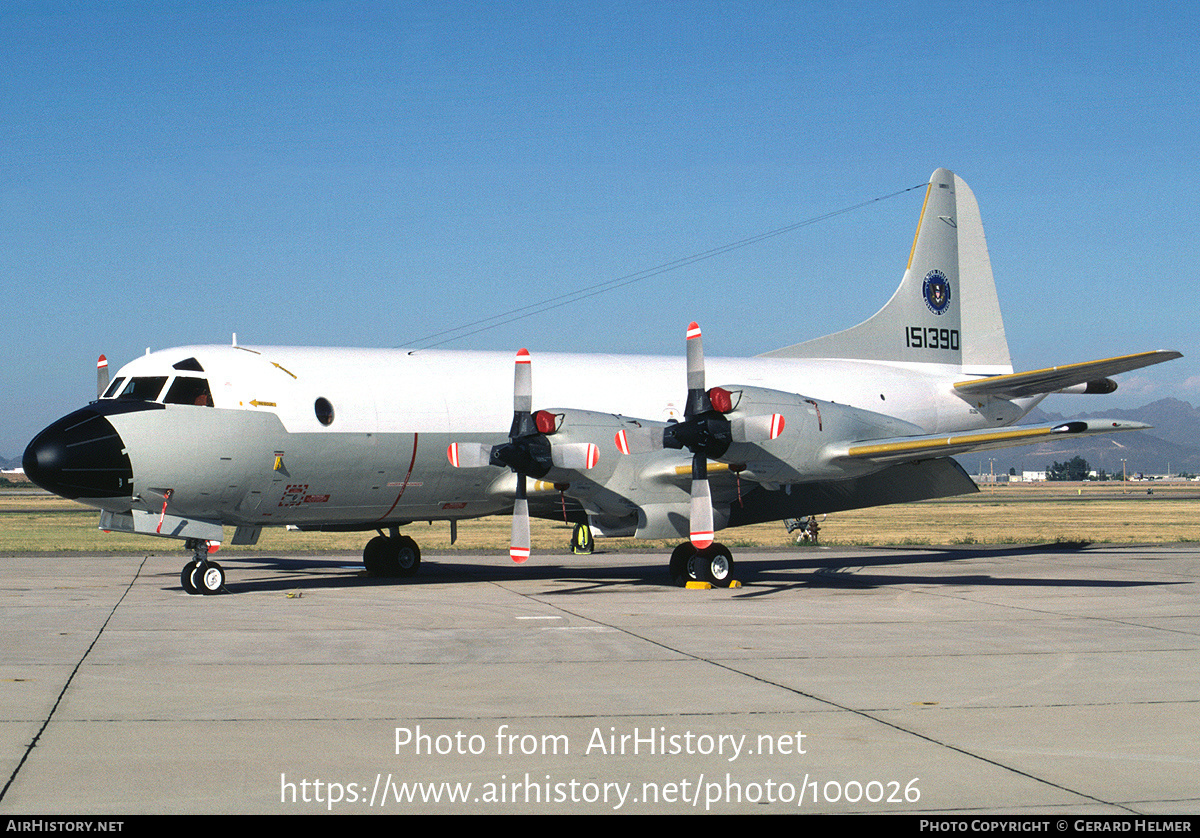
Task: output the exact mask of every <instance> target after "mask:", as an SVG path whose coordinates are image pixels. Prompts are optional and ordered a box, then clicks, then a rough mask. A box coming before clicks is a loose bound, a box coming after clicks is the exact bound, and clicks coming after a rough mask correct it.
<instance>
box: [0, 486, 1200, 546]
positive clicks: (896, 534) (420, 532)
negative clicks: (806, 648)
mask: <svg viewBox="0 0 1200 838" xmlns="http://www.w3.org/2000/svg"><path fill="white" fill-rule="evenodd" d="M1151 488H1152V489H1153V494H1147V490H1148V489H1151ZM97 519H98V513H97V512H95V511H94V510H89V509H86V508H84V507H81V506H79V505H78V504H75V503H72V502H71V501H65V500H62V499H60V498H53V497H48V496H45V495H13V494H0V553H25V552H33V553H60V552H134V553H139V552H169V551H173V550H177V549H180V546H179V544H178V543H177V542H174V541H171V540H167V539H163V540H155V539H150V538H147V537H145V536H132V535H125V534H121V533H102V532H100V531H99V530H97V529H96V523H97ZM405 532H406V533H408V534H409V535H411V536H412V537H414V538H415V539H417V541H418V542H419V543H420V545H421V548H422V550H425V551H436V550H461V551H480V550H498V551H503V550H505V549H506V548H507V544H508V520H507V519H505V518H489V519H482V520H473V521H463V522H461V523H460V524H459V527H458V541H457V543H456V544H454V545H453V546H451V544H450V527H449V525H448V524H446V523H444V522H438V523H435V524H432V525H430V524H413V525H411V526H409V527H406V528H405ZM227 534H229V535H231V534H232V533H227ZM369 537H370V534H369V533H296V532H286V531H283V530H275V529H268V530H263V535H262V538H261V539H260V541H259V543H258V544H257V545H256V546H255V547H254V548H251V549H253V550H255V551H266V552H322V553H331V552H351V553H358V552H360V551H361V550H362V546H363V544H364V543H365V542H366V540H367V539H368V538H369ZM569 537H570V528H569V527H567V526H566V525H564V524H563V523H562V522H553V521H534V522H533V544H534V549H535V550H536V549H539V548H540V549H544V550H555V551H557V550H560V549H564V548H565V547H566V544H567V541H568V538H569ZM719 537H720V538H721V539H722V540H723V541H724V542H725V543H726V544H728V545H729V546H731V547H750V546H757V547H787V546H791V545H792V544H793V543H794V538H793V536H790V535H788V534H787V532H786V531H785V530H784V528H783V525H782V524H778V523H772V524H760V525H757V526H752V527H742V528H740V529H736V530H726V531H725V532H723V533H722V534H721V535H720V536H719ZM1054 541H1090V542H1115V543H1121V542H1127V543H1129V542H1132V543H1170V542H1181V541H1200V485H1197V484H1162V483H1157V484H1146V483H1130V484H1126V485H1125V486H1122V485H1121V484H1120V483H1083V484H1079V483H1066V484H1045V483H1043V484H1030V485H1012V486H1004V485H1001V486H996V487H994V488H984V489H983V490H982V491H981V492H980V493H979V494H976V495H970V496H967V497H965V498H956V499H949V500H944V501H926V502H923V503H915V504H903V505H898V506H885V507H876V508H874V509H863V510H857V511H852V512H838V513H834V514H832V515H830V516H828V518H827V519H826V520H825V521H824V523H823V524H822V529H821V542H822V543H823V544H826V545H830V544H843V545H892V544H895V545H903V544H920V545H924V544H1006V543H1046V542H1054ZM603 544H604V548H605V549H606V550H620V549H637V550H647V549H651V550H653V549H660V548H664V547H670V546H673V544H674V542H646V541H635V540H634V539H613V540H609V541H605V542H603ZM238 549H239V550H241V549H245V548H238Z"/></svg>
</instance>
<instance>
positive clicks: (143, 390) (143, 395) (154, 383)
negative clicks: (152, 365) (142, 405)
mask: <svg viewBox="0 0 1200 838" xmlns="http://www.w3.org/2000/svg"><path fill="white" fill-rule="evenodd" d="M166 383H167V377H166V376H165V375H153V376H145V377H141V378H131V379H129V383H128V384H126V385H125V389H124V390H122V391H121V395H120V396H118V397H117V398H119V399H129V400H131V401H135V402H152V401H154V400H155V399H157V398H158V394H159V393H161V392H162V388H163V385H164V384H166Z"/></svg>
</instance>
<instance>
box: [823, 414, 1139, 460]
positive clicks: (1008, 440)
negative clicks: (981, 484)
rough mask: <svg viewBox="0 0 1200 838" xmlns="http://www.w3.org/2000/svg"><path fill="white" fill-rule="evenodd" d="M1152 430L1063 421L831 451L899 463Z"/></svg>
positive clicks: (905, 438) (845, 456)
mask: <svg viewBox="0 0 1200 838" xmlns="http://www.w3.org/2000/svg"><path fill="white" fill-rule="evenodd" d="M1149 427H1151V426H1150V425H1147V424H1145V423H1143V422H1127V421H1123V420H1120V419H1083V420H1076V421H1071V422H1059V423H1057V424H1054V425H1032V426H1022V427H1016V428H1005V429H1004V430H996V431H993V430H981V431H968V432H965V433H956V434H928V435H925V436H903V437H895V438H893V439H872V440H864V441H862V442H852V443H850V444H849V445H845V446H843V447H841V449H840V450H834V451H833V452H831V453H832V454H833V458H834V459H837V458H842V459H849V460H865V461H872V462H877V463H895V462H903V461H906V460H920V459H925V458H928V457H951V456H954V455H956V454H964V453H966V452H968V451H986V450H989V449H992V448H1010V447H1012V446H1014V445H1029V444H1032V443H1035V442H1046V441H1049V440H1053V439H1057V438H1059V437H1064V436H1090V435H1093V434H1109V433H1114V432H1116V431H1141V430H1145V429H1147V428H1149Z"/></svg>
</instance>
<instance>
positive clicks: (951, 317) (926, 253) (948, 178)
mask: <svg viewBox="0 0 1200 838" xmlns="http://www.w3.org/2000/svg"><path fill="white" fill-rule="evenodd" d="M765 355H766V356H768V357H782V358H856V359H862V360H871V361H911V362H922V363H936V364H948V365H952V366H954V367H956V368H958V369H961V370H962V371H963V372H964V373H978V374H998V373H1006V372H1012V361H1011V360H1010V358H1009V354H1008V340H1007V339H1006V338H1005V336H1004V321H1003V319H1002V318H1001V316H1000V302H999V300H998V299H997V298H996V286H995V282H994V281H993V280H992V265H991V261H990V260H989V259H988V252H987V240H986V239H985V238H984V236H983V222H982V220H981V219H980V216H979V205H978V204H977V203H976V202H975V196H974V195H973V194H972V193H971V190H970V188H969V187H968V186H967V184H966V183H964V182H963V181H962V179H961V178H959V177H958V176H957V175H955V174H954V173H953V172H951V171H949V170H948V169H938V170H937V171H936V172H934V173H933V176H932V177H931V178H930V179H929V187H928V188H927V189H926V191H925V204H924V206H923V207H922V208H921V220H920V221H919V222H918V224H917V235H916V237H915V238H914V239H913V246H912V251H911V253H910V254H909V257H908V268H907V270H906V271H905V273H904V279H903V280H901V282H900V287H899V288H897V289H896V293H895V294H893V295H892V298H891V299H890V300H888V302H887V305H885V306H884V307H883V308H881V309H880V310H879V311H878V312H876V313H875V314H874V315H873V316H872V317H871V318H869V319H868V320H865V321H864V322H862V323H860V324H858V325H857V326H854V327H853V328H850V329H846V330H845V331H842V332H837V333H835V334H832V335H827V336H825V337H823V338H817V339H815V340H810V341H806V342H805V343H799V344H796V345H795V346H789V347H787V348H784V349H776V350H774V351H772V352H767V353H765Z"/></svg>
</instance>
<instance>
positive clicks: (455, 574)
mask: <svg viewBox="0 0 1200 838" xmlns="http://www.w3.org/2000/svg"><path fill="white" fill-rule="evenodd" d="M1088 546H1089V543H1088V542H1055V543H1050V544H1034V545H1019V546H1003V547H974V546H966V547H952V548H916V549H914V548H867V549H866V550H865V553H866V554H865V555H864V553H863V552H856V553H855V554H853V555H845V554H843V553H840V552H833V553H808V554H807V555H806V554H804V553H777V554H773V555H772V558H770V559H743V560H740V561H739V562H738V564H737V572H736V574H735V575H736V577H737V578H738V580H739V581H741V582H742V585H743V586H744V587H743V588H742V589H741V590H738V591H737V592H736V593H735V594H734V596H738V597H757V596H765V595H770V594H775V593H782V592H784V591H786V590H791V589H796V588H850V589H874V588H883V587H888V586H892V585H935V586H963V585H966V586H978V587H985V586H987V587H990V586H1003V587H1068V588H1069V587H1078V588H1126V587H1142V586H1147V585H1164V584H1172V583H1170V582H1164V581H1161V580H1106V579H1079V578H1066V577H1062V578H1055V577H1028V576H1022V577H1018V576H1013V577H1011V578H1007V577H998V576H993V575H989V574H960V575H947V574H944V573H938V574H922V573H915V572H910V573H905V572H903V571H902V570H901V569H902V568H903V567H905V566H913V565H929V564H938V565H943V564H945V563H947V562H956V561H963V560H968V559H981V558H990V559H1003V558H1006V557H1012V558H1018V557H1023V556H1032V555H1055V554H1071V553H1077V552H1079V551H1080V550H1083V549H1085V548H1087V547H1088ZM223 564H224V566H225V568H226V572H227V575H228V577H229V580H230V581H229V582H227V585H226V587H227V590H228V591H229V592H230V593H234V594H236V593H239V592H251V591H258V592H263V591H304V590H321V589H334V588H387V587H393V586H413V585H437V584H447V583H464V582H494V583H505V582H514V581H521V580H531V581H534V580H540V581H558V582H563V583H572V582H574V583H577V584H576V585H574V586H573V587H566V588H558V589H555V590H550V591H546V592H544V594H543V595H544V596H564V595H572V594H583V593H592V592H596V591H599V590H604V589H606V588H611V587H616V586H622V587H627V586H629V585H642V586H653V587H669V585H670V583H669V579H668V576H667V570H666V567H665V563H658V562H654V563H649V564H644V565H628V564H621V565H604V564H597V565H591V566H586V567H581V566H579V565H571V564H561V563H559V562H558V561H557V560H556V557H555V556H553V555H552V554H550V555H545V556H543V557H542V560H541V561H538V560H537V557H535V558H534V559H531V560H530V562H529V563H528V564H525V565H522V566H521V567H514V566H511V565H506V564H502V563H501V557H500V556H497V557H495V563H494V564H477V563H469V562H462V561H458V560H457V559H456V558H454V557H452V556H430V557H428V558H426V559H425V560H424V561H423V562H422V565H421V569H420V572H419V573H418V574H417V575H416V576H415V577H412V578H409V579H384V578H377V577H371V576H367V575H366V573H365V571H364V570H363V568H362V566H361V563H360V562H359V561H358V560H357V557H354V556H345V557H335V558H317V557H308V556H303V557H284V556H230V557H227V558H226V559H225V560H224V561H223ZM882 567H886V568H889V569H890V570H889V572H886V573H871V572H870V570H871V569H873V568H882Z"/></svg>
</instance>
